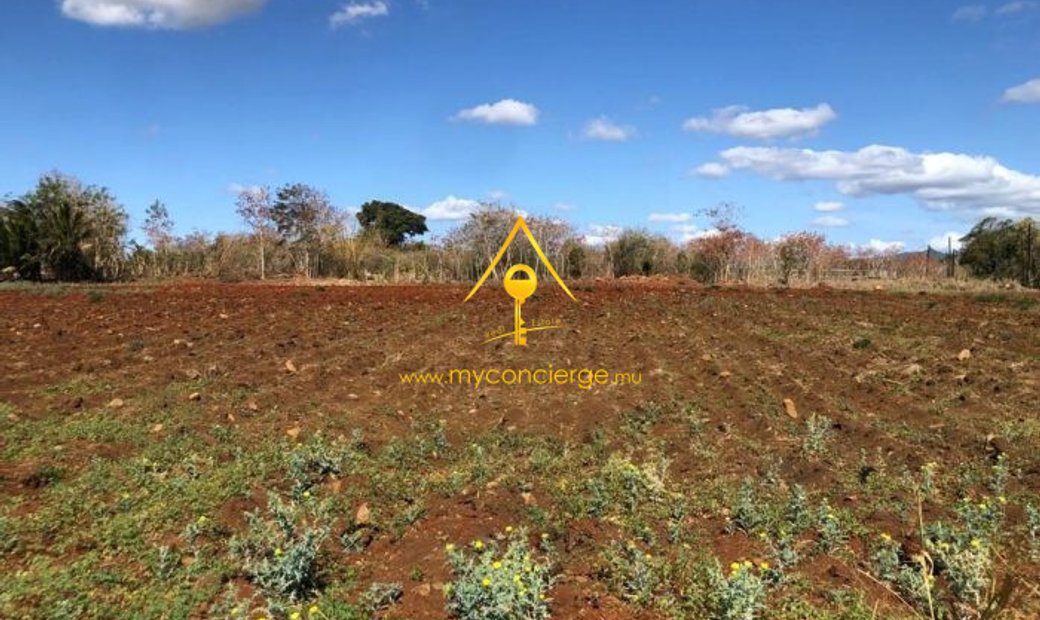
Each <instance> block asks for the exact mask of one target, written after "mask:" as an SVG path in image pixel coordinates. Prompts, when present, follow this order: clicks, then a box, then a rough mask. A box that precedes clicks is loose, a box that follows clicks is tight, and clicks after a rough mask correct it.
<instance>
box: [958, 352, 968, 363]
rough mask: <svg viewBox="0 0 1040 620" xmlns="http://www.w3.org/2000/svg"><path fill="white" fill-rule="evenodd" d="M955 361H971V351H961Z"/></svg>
mask: <svg viewBox="0 0 1040 620" xmlns="http://www.w3.org/2000/svg"><path fill="white" fill-rule="evenodd" d="M957 359H958V360H960V361H962V362H964V361H967V360H970V359H971V351H970V350H968V349H961V352H960V353H958V354H957Z"/></svg>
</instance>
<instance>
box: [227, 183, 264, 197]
mask: <svg viewBox="0 0 1040 620" xmlns="http://www.w3.org/2000/svg"><path fill="white" fill-rule="evenodd" d="M260 190H261V187H260V186H259V185H242V184H241V183H230V184H228V186H227V191H228V193H229V194H234V195H236V196H238V195H239V194H243V193H246V194H256V193H258V192H259V191H260Z"/></svg>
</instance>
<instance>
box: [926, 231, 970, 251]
mask: <svg viewBox="0 0 1040 620" xmlns="http://www.w3.org/2000/svg"><path fill="white" fill-rule="evenodd" d="M963 236H964V233H959V232H948V233H946V234H944V235H939V236H938V237H932V238H931V239H929V240H928V246H929V247H931V248H932V249H933V250H939V251H940V252H945V251H946V250H947V248H948V247H952V248H953V249H954V250H959V249H961V245H963V244H962V243H961V237H963ZM947 241H949V242H950V245H949V246H947Z"/></svg>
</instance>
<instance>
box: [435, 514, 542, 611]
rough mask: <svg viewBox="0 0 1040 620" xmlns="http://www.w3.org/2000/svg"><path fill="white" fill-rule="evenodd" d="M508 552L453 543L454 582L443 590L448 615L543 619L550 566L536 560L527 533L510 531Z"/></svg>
mask: <svg viewBox="0 0 1040 620" xmlns="http://www.w3.org/2000/svg"><path fill="white" fill-rule="evenodd" d="M506 532H507V541H508V542H507V544H506V549H505V551H504V552H502V553H501V554H500V553H499V548H498V545H497V544H496V543H494V542H491V543H488V544H485V543H484V542H483V541H481V540H477V541H474V542H473V543H472V544H471V545H470V550H468V551H467V550H462V549H458V548H456V547H455V546H454V545H448V546H447V547H446V551H447V554H448V562H449V564H450V565H451V569H452V573H453V574H454V576H455V579H454V581H452V582H451V583H449V584H448V585H447V586H445V588H444V594H445V596H446V597H447V599H448V611H449V612H451V614H452V615H453V616H454V617H456V618H460V619H462V620H544V619H545V618H548V617H549V599H548V597H547V595H546V593H547V592H548V590H549V588H550V586H551V585H552V581H553V579H552V577H551V575H550V567H549V564H548V563H547V562H545V561H544V560H542V561H539V560H538V559H537V558H535V557H534V553H533V551H532V549H531V546H530V545H529V544H528V542H527V533H526V531H524V530H523V529H520V530H513V529H512V528H506Z"/></svg>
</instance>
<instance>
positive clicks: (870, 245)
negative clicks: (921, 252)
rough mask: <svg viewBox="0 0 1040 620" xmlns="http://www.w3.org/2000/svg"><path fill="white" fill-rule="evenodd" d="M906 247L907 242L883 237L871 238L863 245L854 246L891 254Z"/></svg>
mask: <svg viewBox="0 0 1040 620" xmlns="http://www.w3.org/2000/svg"><path fill="white" fill-rule="evenodd" d="M905 247H906V244H905V243H903V242H902V241H882V240H881V239H871V240H870V241H868V242H866V243H864V244H863V245H859V246H853V248H854V249H858V250H860V251H867V252H874V253H877V254H891V253H893V252H899V251H902V249H903V248H905Z"/></svg>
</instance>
